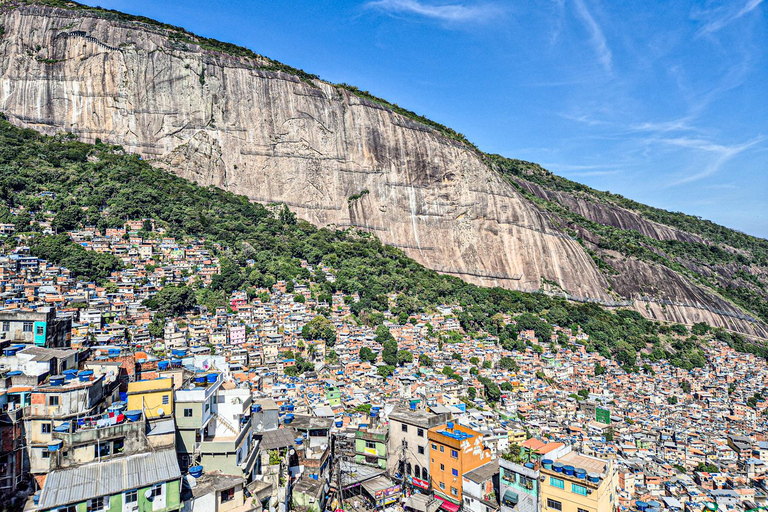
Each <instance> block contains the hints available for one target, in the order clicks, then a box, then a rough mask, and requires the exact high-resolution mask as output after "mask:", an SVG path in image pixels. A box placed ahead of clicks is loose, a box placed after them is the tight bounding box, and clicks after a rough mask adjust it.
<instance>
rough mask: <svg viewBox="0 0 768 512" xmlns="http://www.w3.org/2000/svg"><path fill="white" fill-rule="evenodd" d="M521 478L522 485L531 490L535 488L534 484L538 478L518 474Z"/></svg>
mask: <svg viewBox="0 0 768 512" xmlns="http://www.w3.org/2000/svg"><path fill="white" fill-rule="evenodd" d="M517 476H518V478H519V480H520V485H522V486H523V487H525V488H526V489H528V490H529V491H532V490H533V489H534V485H535V482H536V480H534V479H533V478H528V477H527V476H523V475H517Z"/></svg>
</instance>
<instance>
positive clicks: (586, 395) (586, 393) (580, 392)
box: [576, 389, 589, 400]
mask: <svg viewBox="0 0 768 512" xmlns="http://www.w3.org/2000/svg"><path fill="white" fill-rule="evenodd" d="M576 394H578V395H579V396H580V397H581V399H582V400H586V399H587V398H589V390H588V389H580V390H578V391H577V392H576Z"/></svg>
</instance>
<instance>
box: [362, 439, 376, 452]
mask: <svg viewBox="0 0 768 512" xmlns="http://www.w3.org/2000/svg"><path fill="white" fill-rule="evenodd" d="M365 447H366V448H372V449H374V450H375V449H376V443H374V442H373V441H366V442H365Z"/></svg>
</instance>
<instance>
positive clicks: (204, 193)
mask: <svg viewBox="0 0 768 512" xmlns="http://www.w3.org/2000/svg"><path fill="white" fill-rule="evenodd" d="M43 192H46V193H47V194H51V196H50V197H49V196H47V195H46V196H45V197H43V196H42V193H43ZM11 208H14V209H17V210H18V209H20V208H23V211H22V212H21V214H20V215H13V214H11V212H10V209H11ZM77 209H79V210H80V211H81V212H82V213H81V214H80V213H76V210H77ZM46 212H53V214H54V216H53V219H50V218H49V215H48V214H47V213H46ZM57 218H58V220H56V219H57ZM45 219H48V220H54V221H55V222H56V223H60V225H61V226H62V227H63V226H71V227H74V228H79V227H83V226H85V225H92V226H96V228H97V229H99V230H102V231H103V230H105V229H106V228H111V227H122V226H124V224H125V221H126V220H127V219H153V222H154V224H155V225H156V226H157V227H162V228H164V229H165V230H166V231H167V233H168V235H169V236H176V237H182V238H183V237H194V238H196V239H199V240H203V241H205V242H206V246H207V247H209V248H210V249H211V250H212V251H213V252H214V253H217V254H218V255H219V256H220V258H221V265H222V273H221V274H220V276H219V277H216V278H215V280H214V284H212V285H211V287H210V290H208V289H206V291H205V292H202V293H201V291H200V290H198V291H197V293H196V295H197V302H198V303H203V304H206V305H207V306H213V307H216V305H225V304H226V302H225V301H224V298H225V297H224V295H223V294H224V293H227V292H228V291H231V290H235V289H238V290H246V291H249V293H253V295H255V293H256V292H255V289H256V288H259V287H271V286H272V285H274V284H275V283H276V282H277V281H280V280H282V281H286V282H289V281H291V282H292V281H293V280H297V281H306V280H308V279H309V278H310V277H311V275H310V273H309V271H308V270H307V269H306V268H303V267H302V265H301V261H302V260H304V261H306V262H308V263H309V264H311V265H313V266H319V265H321V264H324V265H327V266H328V267H330V268H331V269H333V271H334V273H335V274H336V281H335V282H334V283H331V282H328V281H325V280H323V281H322V282H319V283H318V286H319V287H320V289H319V290H316V293H324V294H333V293H335V292H337V291H340V292H343V293H345V294H348V295H349V294H357V295H358V296H359V297H360V300H359V301H357V302H352V303H351V304H350V308H351V310H352V313H353V314H354V315H355V316H356V317H357V318H358V319H359V320H360V321H361V322H364V323H366V322H367V323H369V324H370V325H378V327H377V330H376V341H377V342H378V343H381V344H382V345H383V343H384V341H387V340H391V338H392V336H391V333H389V330H388V329H387V328H386V326H383V325H379V324H381V321H382V320H383V315H382V313H383V312H385V311H387V309H388V308H389V307H390V304H389V298H388V295H389V294H392V293H394V294H397V298H396V301H395V302H396V304H395V306H394V308H393V310H395V311H393V313H395V314H399V313H400V312H401V311H404V312H406V313H407V314H408V315H409V316H412V315H417V314H419V313H422V312H425V311H430V310H432V308H434V306H435V305H437V304H445V303H447V304H459V305H461V306H462V309H463V310H462V311H460V312H457V313H456V318H457V320H458V321H459V323H460V324H461V326H462V328H463V329H465V331H467V332H477V331H480V330H484V331H487V332H489V333H490V334H492V335H498V336H499V339H500V341H501V343H502V345H503V346H505V347H507V348H510V349H518V350H519V349H523V348H524V347H525V343H523V342H521V341H520V340H518V330H519V329H522V328H528V329H533V330H534V332H535V333H536V334H537V336H540V337H541V338H543V339H545V340H546V339H548V337H549V336H551V333H552V327H551V325H550V323H549V322H551V321H557V322H558V323H559V324H560V325H569V326H578V327H577V329H580V330H581V331H582V332H585V333H587V334H588V335H589V336H590V340H589V342H588V344H587V347H586V348H587V350H590V351H597V352H600V353H601V354H602V355H604V356H606V357H613V358H614V359H615V360H616V361H618V362H619V363H620V364H621V365H622V366H623V367H624V368H626V369H628V370H630V371H633V370H634V369H635V368H636V360H637V353H638V351H640V350H644V349H646V348H648V347H652V348H653V352H652V354H651V355H652V357H653V358H657V359H663V358H666V359H670V360H672V362H673V363H674V364H677V365H679V366H682V367H694V366H702V365H703V364H704V363H705V362H706V361H705V360H704V357H703V354H702V353H701V350H700V348H699V344H700V340H691V339H688V340H675V345H674V346H673V350H674V352H673V351H672V350H667V349H664V348H663V347H662V346H661V343H660V339H659V335H661V334H664V333H669V328H668V327H666V326H664V325H661V324H658V323H656V322H652V321H649V320H646V319H645V318H643V317H642V316H641V315H640V314H639V313H637V312H635V311H631V310H621V309H620V310H617V311H616V312H611V311H608V310H605V309H603V308H601V307H600V306H598V305H597V304H593V303H584V304H578V303H571V302H567V301H566V300H564V299H561V298H557V297H550V296H547V295H544V294H531V293H521V292H515V291H510V290H504V289H501V288H481V287H478V286H475V285H471V284H468V283H466V282H464V281H462V280H461V279H458V278H456V277H450V276H444V275H440V274H438V273H437V272H434V271H432V270H429V269H426V268H425V267H423V266H421V265H419V264H417V263H416V262H415V261H413V260H412V259H410V258H407V257H406V256H405V255H404V254H403V252H402V251H400V250H399V249H397V248H394V247H389V246H385V245H383V244H381V242H380V241H379V240H378V239H376V238H375V237H374V236H372V235H370V234H368V233H361V232H357V231H355V230H330V229H318V228H316V227H314V226H312V225H311V224H309V223H307V222H304V221H298V220H297V219H296V216H295V215H294V214H293V213H292V212H291V211H290V210H289V209H288V208H286V207H270V208H267V207H265V206H262V205H260V204H254V203H250V202H249V201H248V199H247V198H246V197H244V196H237V195H234V194H232V193H229V192H224V191H222V190H219V189H216V188H214V187H200V186H198V185H195V184H193V183H191V182H188V181H185V180H183V179H181V178H177V177H175V176H173V175H171V174H169V173H166V172H164V171H161V170H158V169H154V168H153V167H151V166H150V165H149V164H147V163H146V162H144V161H142V160H141V159H140V158H139V157H138V156H136V155H128V154H125V152H124V151H123V150H122V149H121V148H119V147H116V146H109V145H104V144H96V145H89V144H83V143H80V142H77V141H75V140H74V139H73V137H71V136H56V137H47V136H43V135H40V134H39V133H37V132H35V131H33V130H23V129H18V128H15V127H13V126H11V125H10V124H9V123H8V122H7V121H5V120H2V119H0V222H14V223H17V225H19V226H20V227H21V228H23V229H22V231H26V232H29V233H32V234H35V233H37V235H36V236H34V237H33V238H31V243H30V246H31V247H32V251H33V252H34V253H35V254H37V255H38V256H41V257H44V258H46V259H50V260H51V261H53V262H56V263H61V264H65V266H67V267H68V268H70V270H72V271H73V272H74V273H75V275H83V276H85V277H86V278H88V279H97V280H99V279H104V278H106V277H107V276H108V275H109V273H110V272H112V271H113V270H116V269H118V268H119V266H120V265H119V262H118V261H117V260H115V259H114V258H113V257H111V256H104V255H101V254H98V253H94V252H90V251H86V250H85V249H83V248H82V247H80V246H78V245H77V244H74V243H72V242H70V241H69V239H68V238H67V237H66V236H65V235H57V236H55V237H43V236H40V235H39V233H40V228H39V224H38V222H40V221H42V220H45ZM215 244H220V246H217V245H215ZM217 247H223V248H226V249H220V248H217ZM259 297H260V299H261V300H264V301H266V300H269V296H268V294H262V295H260V296H259ZM201 299H202V300H201ZM497 313H509V314H512V315H513V316H514V317H515V318H516V320H517V322H518V326H517V328H516V327H515V326H514V325H511V324H510V325H502V322H499V320H498V316H495V315H496V314H497ZM494 318H495V319H494ZM545 318H548V319H549V321H547V320H545ZM718 332H719V334H718V333H715V334H714V335H715V336H718V337H719V339H723V341H727V342H728V343H729V344H731V346H733V347H734V348H736V349H737V350H744V351H753V352H754V353H756V354H759V355H760V356H761V357H766V356H768V348H766V347H763V346H759V345H755V344H753V343H750V342H749V341H748V340H746V339H745V338H743V337H740V336H737V335H734V336H731V335H729V334H728V333H726V332H725V331H718ZM302 336H303V337H304V338H305V339H323V340H325V341H326V343H327V344H328V345H329V346H330V345H332V344H333V342H334V341H335V332H334V331H333V326H332V325H331V324H330V322H328V320H327V319H326V318H325V317H318V318H316V319H315V320H313V321H312V322H310V324H308V325H307V326H305V328H304V330H303V331H302ZM726 336H727V339H726ZM461 339H462V336H461V334H459V333H449V334H448V336H446V337H444V339H440V340H438V344H440V343H442V342H452V341H458V340H461ZM534 349H538V350H541V348H540V347H538V346H534ZM389 352H390V353H392V354H394V356H395V357H394V359H392V358H390V361H391V362H388V363H387V364H390V365H395V364H397V357H396V354H397V350H396V349H394V350H390V351H389Z"/></svg>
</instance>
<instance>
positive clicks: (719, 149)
mask: <svg viewBox="0 0 768 512" xmlns="http://www.w3.org/2000/svg"><path fill="white" fill-rule="evenodd" d="M763 140H765V137H762V136H760V137H757V138H755V139H752V140H751V141H748V142H745V143H743V144H736V145H732V146H725V145H722V144H716V143H714V142H711V141H709V140H706V139H695V138H688V137H673V138H668V139H659V140H658V142H661V143H664V144H670V145H672V146H678V147H683V148H687V149H693V150H698V151H701V152H705V153H711V154H712V155H713V158H712V160H710V161H709V163H708V164H707V165H705V166H704V168H703V169H702V170H701V171H698V172H695V173H693V174H691V175H688V176H685V177H682V178H679V179H677V180H674V181H672V182H670V183H668V184H667V185H666V186H667V187H675V186H678V185H684V184H686V183H691V182H694V181H699V180H701V179H704V178H706V177H708V176H711V175H713V174H715V173H716V172H718V171H719V170H720V168H721V167H722V166H723V165H724V164H725V163H726V162H728V161H729V160H730V159H732V158H733V157H735V156H736V155H738V154H739V153H742V152H744V151H746V150H747V149H749V148H751V147H753V146H754V145H756V144H759V143H760V142H762V141H763Z"/></svg>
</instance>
